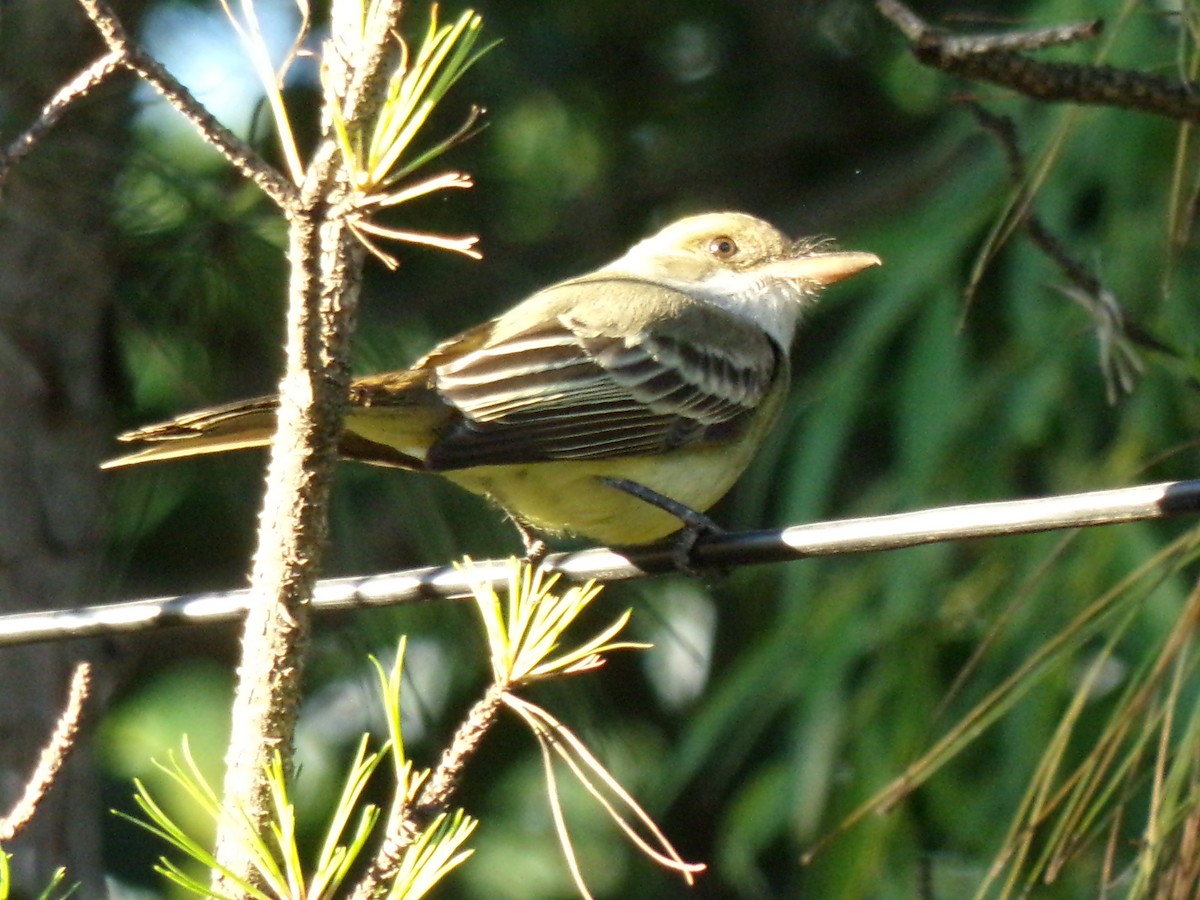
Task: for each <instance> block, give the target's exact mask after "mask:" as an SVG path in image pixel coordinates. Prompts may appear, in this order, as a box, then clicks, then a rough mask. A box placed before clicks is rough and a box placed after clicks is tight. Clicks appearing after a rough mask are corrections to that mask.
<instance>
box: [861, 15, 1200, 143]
mask: <svg viewBox="0 0 1200 900" xmlns="http://www.w3.org/2000/svg"><path fill="white" fill-rule="evenodd" d="M875 5H876V7H877V8H878V9H879V11H880V13H882V14H883V16H884V17H885V18H887V19H888V20H889V21H891V22H892V23H893V24H894V25H895V26H896V27H897V28H898V29H899V30H900V31H901V33H903V34H904V36H905V37H906V38H908V41H909V44H910V46H911V49H912V52H913V55H914V56H916V58H917V59H918V60H919V61H920V62H921V63H923V64H924V65H927V66H930V67H932V68H935V69H940V70H942V71H943V72H949V73H951V74H954V75H962V76H964V77H966V78H971V79H974V80H978V81H989V82H991V83H993V84H998V85H1001V86H1002V87H1007V88H1011V89H1012V90H1015V91H1018V92H1019V93H1022V94H1024V95H1026V96H1027V97H1032V98H1034V99H1036V100H1048V101H1064V102H1070V103H1081V104H1082V103H1090V104H1096V105H1101V106H1115V107H1119V108H1121V109H1132V110H1138V111H1140V112H1148V113H1154V114H1156V115H1161V116H1167V117H1168V118H1171V119H1176V120H1179V121H1183V122H1200V91H1198V90H1197V87H1198V86H1197V85H1195V84H1193V83H1191V82H1186V81H1180V80H1178V79H1174V78H1165V77H1163V76H1159V75H1146V74H1143V73H1141V72H1131V71H1128V70H1127V69H1118V68H1114V67H1113V66H1102V65H1080V64H1075V63H1059V62H1039V61H1037V60H1033V59H1030V58H1029V57H1027V56H1023V55H1022V54H1021V53H1020V52H1018V51H1028V50H1039V49H1042V48H1044V47H1048V46H1052V45H1055V44H1064V43H1071V42H1074V41H1080V40H1087V39H1089V38H1092V37H1095V36H1096V35H1097V34H1099V33H1100V30H1101V23H1100V22H1099V21H1091V22H1084V23H1080V24H1076V25H1066V26H1062V27H1059V28H1051V29H1037V30H1034V31H1026V32H1017V33H1014V34H1006V35H999V36H997V35H980V36H960V35H952V34H948V33H947V32H944V31H942V30H941V29H938V28H934V27H932V26H931V25H929V24H928V23H926V22H925V21H924V20H923V19H921V18H920V17H919V16H917V14H916V13H914V12H913V11H912V10H910V9H909V8H908V7H907V6H905V5H904V4H903V3H901V2H900V0H876V3H875Z"/></svg>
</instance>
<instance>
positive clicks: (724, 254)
mask: <svg viewBox="0 0 1200 900" xmlns="http://www.w3.org/2000/svg"><path fill="white" fill-rule="evenodd" d="M708 252H709V253H711V254H712V255H713V256H715V257H716V258H717V259H731V258H732V257H734V256H735V255H737V252H738V245H737V241H735V240H734V239H733V238H731V237H728V236H727V235H721V236H720V237H715V238H713V239H712V240H711V241H709V242H708Z"/></svg>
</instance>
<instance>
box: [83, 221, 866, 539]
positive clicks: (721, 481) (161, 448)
mask: <svg viewBox="0 0 1200 900" xmlns="http://www.w3.org/2000/svg"><path fill="white" fill-rule="evenodd" d="M880 264H881V261H880V259H879V257H878V256H876V255H874V254H872V253H864V252H856V251H839V250H836V249H833V248H832V246H831V244H830V242H829V241H827V240H820V239H800V240H792V239H790V238H788V237H787V236H786V235H785V234H784V233H783V232H781V231H780V230H779V229H777V228H775V227H774V226H773V225H771V224H769V223H768V222H766V221H764V220H762V219H760V218H757V217H755V216H752V215H748V214H746V213H741V212H714V213H704V214H699V215H692V216H688V217H685V218H682V219H679V220H677V221H675V222H673V223H672V224H669V225H667V226H666V227H664V228H662V229H661V230H660V231H658V232H657V233H656V234H654V235H652V236H650V237H648V238H645V239H644V240H642V241H640V242H638V243H636V244H634V245H633V247H632V248H631V249H630V250H629V251H628V252H626V253H625V254H624V255H622V256H620V257H619V258H618V259H616V260H614V261H612V262H610V263H608V264H606V265H603V266H601V267H600V268H598V269H596V270H595V271H591V272H588V273H586V274H582V275H579V276H576V277H573V278H568V279H566V280H564V281H559V282H557V283H555V284H552V285H550V286H549V287H546V288H543V289H542V290H539V291H537V292H536V293H534V294H532V295H531V296H529V297H528V298H527V299H525V300H523V301H521V302H520V303H518V304H517V305H515V306H514V307H512V308H511V309H509V310H508V311H507V312H505V313H503V314H501V315H499V316H497V317H496V318H493V319H491V320H489V321H486V322H483V323H482V324H479V325H476V326H474V327H472V328H468V329H467V330H465V331H463V332H461V333H460V334H458V335H455V336H454V337H451V338H449V339H448V340H445V341H443V342H441V343H439V344H437V345H436V346H435V347H433V349H432V350H430V351H429V352H428V353H427V354H425V356H423V357H421V358H420V359H419V360H417V362H415V363H414V364H413V365H412V366H410V367H409V368H407V369H403V370H400V371H394V372H386V373H382V374H376V375H368V376H364V377H358V378H355V379H353V381H352V382H351V385H350V389H349V397H348V403H347V407H346V412H345V418H344V433H343V435H342V437H341V440H340V443H339V445H338V452H339V456H341V457H342V458H346V459H351V460H358V461H361V462H365V463H371V464H374V465H379V466H392V467H396V468H400V469H407V470H413V471H422V472H435V473H437V474H439V475H441V476H444V477H445V478H447V479H449V480H450V481H452V482H454V483H455V484H457V485H459V486H461V487H463V488H465V489H467V490H469V491H472V492H474V493H476V494H481V495H483V496H485V497H487V498H488V499H490V500H491V501H492V502H494V503H495V504H496V505H497V506H499V507H500V508H501V509H502V510H504V511H506V512H507V513H508V514H509V516H510V517H511V518H512V519H513V520H514V522H515V524H516V525H517V527H518V529H519V530H520V532H521V534H522V537H523V538H524V539H525V542H526V547H527V549H529V550H530V553H531V554H532V553H533V552H534V551H533V549H532V548H533V546H534V545H535V544H536V543H538V542H540V541H541V538H542V537H543V536H546V537H556V536H564V535H568V536H575V537H580V538H584V539H588V540H592V541H596V542H598V543H601V544H605V545H609V546H636V545H644V544H653V543H658V542H660V541H664V540H666V539H668V538H670V537H671V536H672V535H675V534H676V533H677V532H681V531H682V532H683V533H689V531H690V533H692V534H693V535H694V534H695V533H696V532H697V531H703V530H716V526H715V525H714V524H713V523H712V522H711V520H709V519H708V517H707V516H706V515H704V513H705V512H706V511H707V510H708V509H709V508H710V507H712V506H713V504H715V503H716V502H717V501H718V500H719V499H720V498H721V497H722V496H723V495H724V494H726V493H727V492H728V491H729V489H730V488H731V487H732V486H733V484H734V482H735V481H736V480H737V479H738V477H739V476H740V475H741V474H742V472H743V471H744V470H745V469H746V468H747V466H748V465H749V464H750V462H751V460H752V459H753V457H754V455H755V452H756V451H757V450H758V448H759V446H760V445H761V444H762V442H763V440H764V438H765V437H766V435H767V434H768V432H769V431H770V430H771V427H772V426H773V425H774V424H775V422H776V420H777V419H778V417H779V414H780V411H781V409H782V407H783V405H784V400H785V398H786V395H787V393H788V388H789V382H790V374H789V355H790V352H791V348H792V344H793V340H794V338H795V334H796V331H797V328H798V326H799V324H800V322H801V320H802V317H803V316H804V314H805V313H806V312H807V311H808V309H809V307H811V306H812V305H813V303H814V301H815V299H816V298H817V296H818V294H819V293H820V292H821V290H822V289H824V288H825V287H827V286H828V285H830V284H833V283H835V282H838V281H841V280H842V279H844V278H847V277H849V276H851V275H854V274H856V273H858V272H861V271H863V270H864V269H868V268H871V267H873V266H878V265H880ZM277 406H278V399H277V398H276V397H259V398H255V399H251V400H243V401H239V402H234V403H230V404H227V405H224V406H217V407H213V408H209V409H203V410H199V411H196V412H191V413H187V414H185V415H181V416H179V417H178V418H175V419H173V420H171V421H168V422H163V423H159V424H155V425H150V426H147V427H143V428H138V429H135V430H133V431H129V432H126V433H124V434H121V435H119V436H118V440H120V441H121V442H123V443H127V444H131V445H134V446H135V447H136V448H137V449H134V450H133V451H132V452H130V453H127V454H125V455H122V456H119V457H117V458H115V459H111V460H109V461H107V462H105V463H103V464H102V467H103V468H106V469H113V468H119V467H124V466H130V465H135V464H141V463H147V462H151V461H156V460H170V459H178V458H182V457H191V456H196V455H200V454H206V453H218V452H222V451H227V450H237V449H242V448H248V447H262V446H266V445H267V444H269V443H270V440H271V437H272V434H273V432H274V428H275V412H276V409H277Z"/></svg>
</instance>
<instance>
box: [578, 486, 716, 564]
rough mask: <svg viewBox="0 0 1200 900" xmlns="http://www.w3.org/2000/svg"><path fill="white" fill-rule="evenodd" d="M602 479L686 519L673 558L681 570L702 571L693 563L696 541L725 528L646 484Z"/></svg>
mask: <svg viewBox="0 0 1200 900" xmlns="http://www.w3.org/2000/svg"><path fill="white" fill-rule="evenodd" d="M600 480H601V481H602V482H604V483H605V484H607V485H608V486H609V487H614V488H616V489H617V490H619V491H624V492H625V493H626V494H629V495H630V496H631V497H637V498H638V499H639V500H641V501H643V502H644V503H649V504H650V505H651V506H655V507H658V508H659V509H661V510H662V511H663V512H665V513H670V514H671V515H673V516H674V517H675V518H677V519H678V520H679V521H680V522H682V523H683V531H681V532H680V533H679V537H678V538H676V539H675V542H674V545H673V546H672V547H671V559H672V561H673V562H674V563H675V568H677V569H678V570H679V571H681V572H685V573H687V574H689V575H696V574H699V573H697V571H696V568H695V566H693V565H692V548H693V547H695V546H696V541H698V540H699V539H700V538H701V537H703V536H704V535H706V534H723V533H724V531H725V529H723V528H722V527H721V526H720V525H718V524H717V523H716V522H714V521H713V520H712V519H710V518H709V517H708V516H706V515H705V514H704V513H702V512H699V511H698V510H694V509H692V508H691V507H690V506H687V505H686V504H683V503H680V502H679V501H678V500H672V499H671V498H670V497H666V496H664V495H662V494H660V493H659V492H658V491H656V490H653V489H651V488H648V487H646V486H645V485H644V484H639V483H638V482H636V481H630V480H629V479H628V478H612V477H610V476H607V475H606V476H602V477H601V478H600Z"/></svg>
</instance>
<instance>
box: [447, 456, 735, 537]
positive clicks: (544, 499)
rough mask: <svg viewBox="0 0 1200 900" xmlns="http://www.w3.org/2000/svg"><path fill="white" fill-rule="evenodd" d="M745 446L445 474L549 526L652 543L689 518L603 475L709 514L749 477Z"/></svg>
mask: <svg viewBox="0 0 1200 900" xmlns="http://www.w3.org/2000/svg"><path fill="white" fill-rule="evenodd" d="M740 449H741V448H731V447H724V448H721V449H719V450H718V449H717V448H702V449H694V450H687V451H683V452H677V453H674V454H671V455H669V456H665V457H663V456H659V457H629V458H626V459H615V460H602V461H594V462H593V461H575V460H564V461H561V462H557V461H556V462H542V463H531V464H529V465H522V466H480V467H477V468H473V469H461V470H458V471H453V472H444V473H442V474H444V475H445V476H446V477H447V478H449V479H450V480H451V481H453V482H455V483H456V484H459V485H461V486H462V487H464V488H466V489H467V490H470V491H474V492H475V493H477V494H483V495H485V496H487V497H489V498H491V499H492V500H493V501H495V502H496V503H497V504H499V505H500V506H502V507H504V508H505V509H507V510H509V511H510V512H512V513H514V514H516V515H517V516H518V517H519V518H521V519H523V520H524V521H525V522H527V523H528V524H530V525H532V526H533V527H535V528H537V529H539V530H541V531H544V532H547V533H550V534H563V533H569V534H575V535H579V536H581V537H586V538H590V539H591V540H594V541H598V542H600V543H602V544H617V545H621V544H649V543H653V542H654V541H657V540H661V539H662V538H665V537H667V536H668V535H669V534H671V533H673V532H675V531H678V530H679V529H680V528H681V527H682V523H681V522H680V521H679V519H677V518H676V517H675V516H673V515H671V514H670V513H668V512H664V511H663V510H661V509H659V508H658V507H656V506H652V505H651V504H649V503H647V502H646V501H644V500H639V499H638V498H636V497H634V496H632V495H630V494H628V493H626V492H624V491H622V490H619V489H618V488H614V487H612V486H610V485H607V484H604V483H603V482H602V481H600V480H599V479H600V478H602V477H604V476H607V477H610V478H624V479H627V480H629V481H635V482H637V483H638V484H640V485H643V486H644V487H647V488H649V489H650V490H652V491H654V492H655V493H658V494H661V495H663V496H664V497H669V498H670V499H672V500H675V501H677V502H679V503H682V504H683V505H685V506H688V507H691V508H692V509H694V510H697V511H699V512H703V511H704V510H706V509H708V508H709V507H710V506H712V505H713V504H714V503H716V502H717V501H718V500H719V499H721V497H722V496H724V495H725V493H726V492H727V491H728V490H729V489H730V487H732V486H733V483H734V482H735V481H736V480H737V478H738V476H739V475H741V473H742V470H743V469H744V468H745V466H746V463H747V462H748V461H749V460H748V457H749V453H746V454H741V453H738V452H737V451H738V450H740ZM747 449H748V450H749V449H752V448H747Z"/></svg>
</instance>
